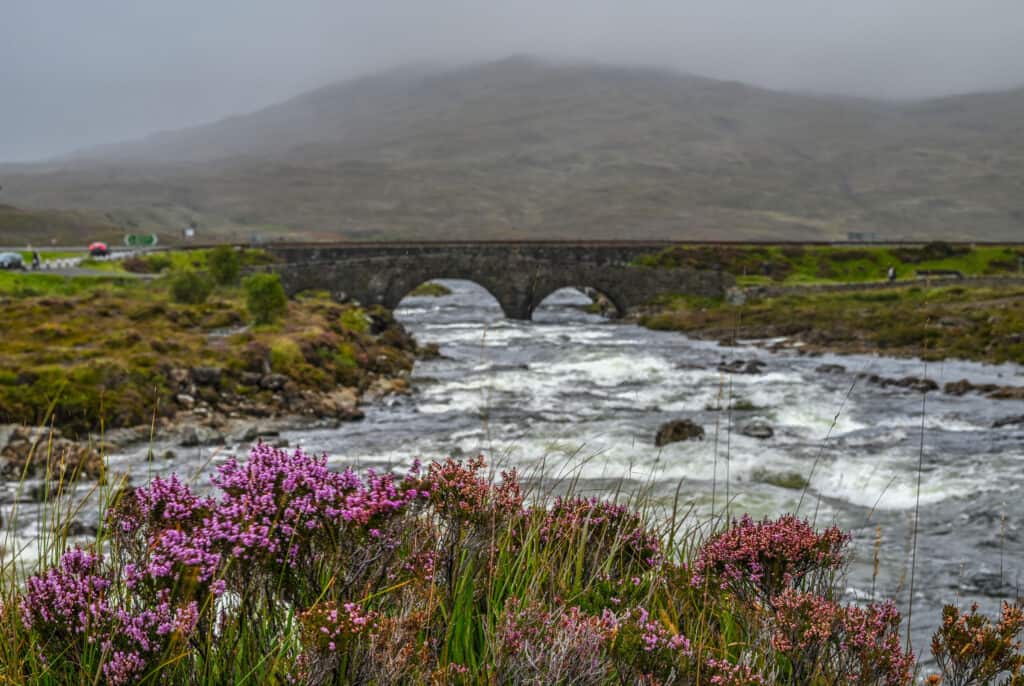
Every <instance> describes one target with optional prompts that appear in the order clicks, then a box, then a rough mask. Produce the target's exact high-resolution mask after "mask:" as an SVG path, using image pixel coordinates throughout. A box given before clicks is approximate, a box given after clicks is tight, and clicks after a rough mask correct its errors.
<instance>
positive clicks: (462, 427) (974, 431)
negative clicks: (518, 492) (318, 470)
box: [19, 281, 1024, 658]
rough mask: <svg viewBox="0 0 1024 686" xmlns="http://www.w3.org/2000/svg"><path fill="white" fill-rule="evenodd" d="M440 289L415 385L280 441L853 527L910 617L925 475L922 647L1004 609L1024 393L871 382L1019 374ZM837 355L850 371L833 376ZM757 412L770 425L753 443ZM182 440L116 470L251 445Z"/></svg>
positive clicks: (696, 510)
mask: <svg viewBox="0 0 1024 686" xmlns="http://www.w3.org/2000/svg"><path fill="white" fill-rule="evenodd" d="M443 283H445V284H446V285H447V286H448V287H449V288H451V289H452V290H453V293H452V295H450V296H445V297H440V298H433V297H423V298H417V297H409V298H407V299H406V300H405V301H403V305H402V307H401V308H400V309H399V310H398V311H397V312H396V314H397V316H398V318H399V319H400V320H401V321H402V322H403V323H404V324H405V326H406V327H408V328H409V329H410V330H411V332H412V333H413V334H414V335H415V336H416V338H417V340H418V341H420V343H428V342H436V343H438V344H439V345H440V351H441V354H442V357H441V358H440V359H436V360H428V361H422V362H417V364H416V367H415V369H414V371H413V378H412V382H413V383H412V385H413V389H414V392H413V393H412V394H411V395H410V396H403V397H392V398H388V399H386V401H385V402H382V403H380V404H377V405H373V406H368V407H365V408H364V409H365V411H366V418H365V419H364V420H363V421H361V422H354V423H345V424H342V425H340V426H339V427H332V428H322V429H305V430H302V431H295V432H286V433H282V435H281V438H282V439H284V440H287V441H288V442H289V444H290V445H292V446H302V447H304V448H306V449H308V450H310V451H316V452H326V453H327V454H328V455H329V456H330V459H331V462H332V464H333V465H334V466H336V467H337V468H343V467H345V466H355V467H357V468H365V467H371V466H374V467H390V468H394V469H397V470H404V468H405V466H406V465H408V464H409V463H410V462H411V460H412V459H413V458H414V457H421V458H422V459H424V460H429V459H435V458H441V457H444V456H446V455H455V456H471V455H476V454H483V455H485V456H487V457H488V459H489V461H490V462H491V463H492V464H496V465H500V466H503V467H506V466H515V467H518V468H519V469H520V471H521V472H525V473H526V475H527V476H530V475H536V474H538V473H541V472H542V473H544V474H545V475H547V476H548V477H557V476H564V475H573V476H576V477H578V481H577V482H576V485H575V490H576V491H577V492H583V493H585V494H587V495H591V494H594V495H608V494H611V493H614V492H616V491H620V490H621V491H623V492H629V491H636V490H637V489H647V496H648V497H649V498H651V499H653V500H654V501H655V502H657V503H659V504H660V505H663V506H665V507H666V508H671V506H672V503H673V501H674V499H675V498H676V494H677V493H678V502H679V509H680V511H687V510H689V511H690V514H689V517H690V518H691V521H692V522H693V523H694V524H696V523H698V522H707V521H709V520H710V518H711V516H712V514H716V515H719V516H720V515H721V514H722V513H723V512H724V511H725V510H726V508H728V512H730V513H731V514H733V515H737V516H738V515H739V514H742V513H744V512H749V513H750V514H751V515H752V516H754V517H762V516H765V515H778V514H782V513H787V512H795V511H799V514H800V515H802V516H806V517H807V518H809V519H813V520H814V521H815V522H816V524H817V525H818V526H826V525H829V524H832V523H835V524H837V525H838V526H840V527H842V528H843V529H844V530H847V531H849V532H851V533H852V534H853V537H854V542H853V548H854V552H855V559H854V561H853V563H852V564H851V566H850V568H849V574H848V583H847V586H848V595H849V596H850V598H851V599H856V600H869V599H871V598H872V597H874V598H879V599H881V598H892V599H895V600H896V602H897V604H898V606H899V608H900V610H901V611H902V612H903V613H904V616H905V617H906V614H907V608H908V602H909V588H910V584H911V561H912V559H913V557H914V540H913V531H914V512H915V505H916V503H917V500H918V498H917V495H918V479H920V489H919V493H920V510H919V526H918V536H917V544H916V547H917V551H916V572H915V573H914V581H913V589H914V598H913V621H912V637H913V643H914V647H915V649H916V651H917V653H918V655H919V656H921V657H922V658H926V657H927V653H928V643H929V637H930V635H931V632H932V631H933V630H934V629H935V627H936V625H937V623H938V620H939V614H940V610H941V607H942V605H943V604H944V603H949V602H956V603H960V604H967V603H969V602H971V601H974V600H976V601H978V602H979V603H980V604H981V606H982V608H983V609H985V610H987V611H995V610H997V609H998V604H999V601H1000V600H1001V599H1006V598H1011V597H1014V596H1015V595H1016V594H1017V593H1018V589H1019V588H1020V586H1021V584H1022V583H1024V503H1022V499H1024V425H1020V424H1018V425H1015V426H1009V427H1005V428H1000V429H993V428H991V426H992V424H993V422H994V421H995V420H998V419H1000V418H1002V417H1006V416H1011V415H1021V414H1024V402H1021V401H1008V400H992V399H988V398H984V397H982V396H980V395H973V394H968V395H965V396H962V397H954V396H951V395H946V394H943V393H941V392H934V393H929V394H928V395H927V397H926V399H925V403H924V406H923V407H922V395H921V393H919V392H914V391H912V390H908V389H904V388H898V387H893V386H889V387H882V386H880V385H878V384H873V383H869V382H868V381H866V380H865V379H864V378H862V377H858V375H859V374H877V375H878V376H881V377H904V376H910V375H912V376H927V377H929V378H931V379H934V380H935V381H937V382H938V383H939V384H940V385H941V384H943V383H945V382H947V381H953V380H957V379H961V378H967V379H970V380H971V381H972V382H975V383H985V382H992V383H998V384H1002V385H1024V367H1021V366H1015V365H1001V366H991V365H981V364H976V363H966V362H959V361H947V362H944V363H930V364H928V365H925V364H924V363H923V362H921V361H919V360H896V359H889V358H884V357H873V356H837V355H823V356H802V355H799V354H797V353H796V352H795V351H789V352H779V353H770V352H767V351H765V350H764V349H762V348H758V347H755V346H753V345H741V346H737V347H722V346H719V345H717V344H714V343H709V342H702V341H695V340H691V339H689V338H687V337H685V336H682V335H680V334H677V333H669V332H657V331H649V330H646V329H643V328H641V327H639V326H635V325H631V324H624V323H616V322H612V321H608V320H605V319H603V318H602V317H599V316H596V315H591V314H587V313H585V312H583V311H582V309H581V307H580V306H581V305H585V304H587V303H589V299H587V298H586V297H585V296H583V295H582V294H581V293H579V292H577V291H572V290H564V291H559V292H558V293H556V294H555V295H553V296H552V297H550V298H549V299H548V300H547V301H546V302H545V303H544V305H542V306H541V308H539V309H538V311H537V312H536V314H535V317H534V321H532V322H520V321H512V320H507V319H505V318H504V317H503V316H502V313H501V311H500V309H499V308H498V305H497V302H496V301H495V300H494V299H493V298H492V297H491V296H490V295H489V294H487V293H486V292H485V291H483V290H482V289H480V288H479V287H477V286H475V285H473V284H468V283H465V282H457V281H452V282H448V281H445V282H443ZM738 359H742V360H751V359H755V360H759V361H760V362H762V363H763V366H762V367H761V372H760V373H757V374H733V373H726V372H723V371H720V370H719V369H718V366H719V364H720V363H721V362H722V361H723V360H726V361H732V360H738ZM826 364H830V365H842V367H843V369H844V370H843V371H839V370H835V369H834V370H833V371H831V372H824V371H819V368H820V367H821V366H822V365H826ZM730 405H731V406H734V407H739V408H749V407H753V408H754V409H735V410H731V411H730V410H729V409H728V408H729V406H730ZM922 409H923V414H922ZM679 418H689V419H692V420H693V421H695V422H697V423H698V424H700V425H701V426H702V427H703V428H704V430H705V432H706V435H705V438H704V440H703V441H687V442H680V443H673V444H670V445H667V446H664V447H662V448H656V447H655V446H654V436H655V433H656V432H657V430H658V427H659V426H660V425H661V424H662V423H664V422H666V421H669V420H671V419H679ZM753 418H762V419H764V420H766V421H767V422H768V423H769V424H770V425H771V426H772V427H773V428H774V435H773V436H772V437H770V438H768V439H756V438H751V437H748V436H745V435H742V434H741V433H740V432H739V429H740V428H741V427H742V426H744V425H745V424H746V423H747V422H748V421H749V420H751V419H753ZM922 427H923V452H922ZM154 447H155V448H156V450H157V451H159V450H161V449H162V446H154ZM174 449H175V451H176V452H177V453H178V457H177V459H175V460H173V461H163V460H158V461H156V462H148V463H147V462H145V461H144V458H143V455H144V451H142V450H140V451H133V452H129V453H126V454H123V455H118V456H113V457H112V458H111V466H112V468H113V469H115V470H131V471H132V472H133V477H134V478H133V480H135V481H138V482H142V481H144V480H145V478H146V476H147V475H149V474H153V473H157V472H171V471H177V472H179V473H191V472H202V471H207V470H208V469H209V468H210V466H213V465H215V464H216V463H218V462H219V461H221V460H222V459H224V457H225V456H226V455H228V454H231V453H232V452H234V453H236V454H237V453H242V452H244V450H245V446H236V447H234V449H233V450H232V449H228V450H225V449H224V448H209V447H199V448H189V449H183V448H177V447H175V448H174ZM919 459H920V462H921V465H922V468H921V470H920V473H919V471H918V463H919ZM791 473H795V474H799V475H802V476H803V477H805V478H808V479H809V482H810V484H809V488H808V490H807V493H806V494H804V493H803V491H802V490H799V489H791V488H784V487H780V486H775V485H771V484H770V483H766V482H765V480H766V479H769V480H771V477H773V476H778V475H785V474H791ZM31 530H32V527H28V528H26V529H22V530H21V531H20V532H19V533H20V534H22V535H28V534H30V533H31ZM876 547H877V550H878V564H877V574H876V572H875V567H876V565H875V561H874V557H875V550H876Z"/></svg>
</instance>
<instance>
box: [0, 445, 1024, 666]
mask: <svg viewBox="0 0 1024 686" xmlns="http://www.w3.org/2000/svg"><path fill="white" fill-rule="evenodd" d="M325 460H326V458H317V457H313V456H308V455H305V454H303V453H301V452H299V451H296V452H294V453H288V452H285V451H282V450H278V449H274V448H271V447H269V446H266V445H257V446H256V447H254V448H253V449H252V452H251V453H250V455H249V457H248V459H247V460H245V461H241V462H239V461H235V460H229V461H228V462H226V463H225V464H223V465H222V466H220V467H219V468H218V470H217V474H216V476H214V477H213V480H212V481H213V487H214V490H213V492H212V493H204V492H193V490H192V489H191V488H190V487H189V486H188V485H186V484H185V483H183V482H181V481H180V480H179V479H177V478H176V477H173V476H172V477H170V478H159V477H158V478H155V479H153V481H152V482H151V483H149V484H148V485H146V486H145V487H142V488H137V489H134V490H133V489H123V488H116V487H112V488H110V489H104V490H103V492H102V494H101V495H102V498H103V501H104V503H103V507H102V515H101V516H102V521H103V527H102V529H101V531H100V532H99V533H98V534H97V536H96V539H95V541H94V542H93V543H91V544H90V545H88V546H84V547H78V546H76V547H74V548H71V549H67V548H66V543H65V541H66V534H67V525H68V522H67V520H66V519H64V518H62V517H61V516H60V512H61V510H60V509H59V508H55V509H54V511H55V514H56V516H55V517H54V518H53V519H52V520H51V521H49V526H50V528H49V529H48V530H47V533H46V534H45V535H43V536H42V537H41V538H40V546H41V549H40V552H41V558H40V563H39V566H38V567H37V568H33V569H29V570H27V573H28V578H27V580H24V581H22V580H21V579H20V578H19V570H18V569H17V566H16V564H15V563H14V562H13V561H11V560H7V561H6V562H5V565H4V567H3V574H2V575H0V679H3V682H4V683H10V684H22V683H23V684H53V685H57V684H82V683H89V684H110V685H112V686H122V685H127V684H157V683H160V684H214V683H217V684H223V683H233V684H283V683H301V684H318V685H319V684H380V685H384V684H426V683H435V684H562V685H569V684H573V685H588V684H592V685H594V686H600V685H603V684H607V685H608V686H611V685H612V684H643V685H651V684H664V685H669V684H681V685H682V684H685V685H693V686H697V685H701V684H709V685H710V684H715V685H718V686H757V685H767V684H788V685H792V686H826V685H827V686H833V685H838V684H843V685H849V686H909V684H911V683H912V682H913V679H914V678H915V675H916V672H917V668H916V656H915V655H914V654H913V653H912V652H909V650H908V649H906V648H905V647H904V645H903V641H902V638H901V633H900V622H901V617H900V613H899V612H898V610H897V608H896V607H895V606H894V605H893V604H892V603H891V602H888V601H878V600H876V599H870V601H868V602H864V603H859V604H847V603H845V602H843V600H842V595H843V588H844V576H843V570H844V567H845V564H846V562H847V557H848V551H847V543H848V541H849V537H848V536H847V535H846V534H844V533H842V532H841V531H839V530H838V529H836V528H834V527H833V528H826V529H823V530H815V529H814V528H812V527H811V526H810V525H809V524H808V523H807V522H805V521H802V520H800V519H798V518H796V517H792V516H784V517H781V518H779V519H775V520H765V521H752V520H751V519H749V518H747V517H742V518H740V519H735V520H731V521H722V522H721V523H720V525H719V526H713V527H712V529H711V530H708V529H707V528H706V527H699V526H696V525H695V523H694V522H691V521H688V520H687V519H686V518H685V517H683V516H682V515H680V514H679V513H678V512H676V511H675V510H674V509H673V512H671V513H661V514H660V515H659V514H658V513H656V512H654V511H652V510H649V509H646V508H645V506H644V502H643V501H642V499H637V498H634V499H630V500H629V501H628V502H623V503H616V502H612V501H602V500H597V499H585V498H581V497H578V496H576V495H575V494H573V493H572V488H571V484H562V487H561V490H562V492H563V495H562V496H561V497H557V498H556V497H553V496H551V495H549V494H545V493H542V492H524V489H523V488H522V487H521V484H520V478H519V475H517V473H516V472H515V471H514V470H513V471H506V472H502V473H501V475H500V479H499V478H497V477H496V475H494V474H488V473H487V471H486V469H485V466H484V463H483V460H482V458H479V459H473V460H470V461H468V462H456V461H452V460H447V461H444V462H433V463H431V464H429V465H427V466H426V467H425V468H421V466H420V465H419V464H418V463H416V464H414V465H413V466H412V468H411V469H410V470H409V472H408V473H407V474H406V475H405V476H404V477H403V478H397V477H396V476H394V475H392V474H378V473H374V472H372V471H370V472H367V474H366V475H365V476H363V477H361V476H359V475H358V474H356V473H354V472H353V471H351V470H346V471H344V472H333V471H330V470H329V469H328V468H327V465H326V461H325ZM566 490H568V492H566ZM1022 628H1024V608H1022V607H1021V606H1020V605H1015V604H1009V603H1007V604H1004V606H1003V608H1002V613H1001V616H999V617H998V618H995V619H991V618H989V617H986V616H984V615H980V614H978V613H977V612H976V611H975V610H974V609H971V610H968V611H961V610H959V609H957V608H956V607H952V606H950V607H947V608H946V610H945V614H944V617H943V622H942V624H941V626H940V627H939V629H938V630H937V631H936V633H935V636H934V639H933V641H932V645H931V652H932V654H933V656H934V659H935V664H936V669H937V670H939V671H940V672H941V674H935V675H929V676H928V679H929V683H936V684H937V683H940V679H941V680H942V681H941V683H946V684H955V685H958V686H981V685H983V684H1002V685H1003V686H1016V685H1017V684H1020V683H1021V682H1022V679H1024V654H1022V653H1021V652H1020V644H1019V642H1017V636H1018V635H1019V633H1020V632H1021V630H1022ZM921 676H923V675H921Z"/></svg>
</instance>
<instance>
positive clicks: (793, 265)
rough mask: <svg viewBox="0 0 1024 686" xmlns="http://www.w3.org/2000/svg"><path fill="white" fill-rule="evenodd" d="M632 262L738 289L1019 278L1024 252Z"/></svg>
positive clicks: (702, 256) (792, 251)
mask: <svg viewBox="0 0 1024 686" xmlns="http://www.w3.org/2000/svg"><path fill="white" fill-rule="evenodd" d="M636 263H637V264H639V265H643V266H648V267H690V268H695V269H722V270H724V271H726V272H728V273H730V274H732V275H733V276H735V277H736V278H737V282H738V283H739V284H740V285H760V284H768V283H784V284H802V283H830V282H843V283H858V282H870V281H883V280H885V278H886V275H887V272H888V269H889V267H893V268H894V269H895V272H896V278H898V279H911V278H914V277H915V275H916V273H917V271H918V270H935V269H946V270H955V271H958V272H960V273H961V274H963V275H964V276H1000V275H1011V274H1016V275H1022V274H1024V248H1022V247H1011V246H984V247H973V248H972V247H969V246H960V245H955V246H954V245H950V244H947V243H929V244H926V245H921V246H904V247H896V246H886V247H881V246H878V247H876V246H865V247H847V246H844V247H804V246H799V245H793V246H750V247H743V246H694V247H673V248H667V249H665V250H663V251H661V252H659V253H657V254H654V255H645V256H643V257H640V258H638V259H637V260H636Z"/></svg>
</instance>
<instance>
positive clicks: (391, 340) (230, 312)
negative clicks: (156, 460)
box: [0, 248, 418, 470]
mask: <svg viewBox="0 0 1024 686" xmlns="http://www.w3.org/2000/svg"><path fill="white" fill-rule="evenodd" d="M266 259H267V257H266V255H265V254H264V253H262V252H260V251H235V250H233V249H230V248H219V249H216V250H212V251H191V252H188V253H158V254H152V255H149V256H147V257H143V258H136V259H131V260H128V261H126V264H124V265H123V266H122V267H121V269H128V270H131V271H135V272H148V273H150V274H153V273H162V274H163V276H161V277H160V278H140V277H138V276H133V275H132V274H130V273H123V274H121V275H118V274H117V273H116V272H99V273H100V274H101V276H96V277H79V278H69V277H64V276H59V275H52V274H33V273H27V274H26V273H0V303H2V309H3V312H4V331H3V346H2V348H0V425H3V424H21V425H28V426H39V425H40V424H43V423H46V424H50V425H52V426H53V427H55V428H56V429H58V430H60V431H61V432H63V434H64V436H65V437H67V438H86V437H89V436H91V437H92V438H93V439H94V440H99V439H100V438H101V437H102V436H103V435H104V433H105V432H106V433H109V432H110V431H111V430H112V429H119V428H125V427H154V428H156V429H164V428H171V427H173V426H174V425H175V423H176V422H195V423H200V424H204V425H211V426H212V427H213V428H218V426H219V425H221V424H224V423H225V422H228V420H229V419H230V418H245V417H248V418H257V417H268V416H271V417H273V416H288V415H295V416H304V417H312V418H318V417H319V418H331V419H350V418H357V417H359V416H360V412H359V410H358V409H357V405H358V402H359V397H360V396H361V395H362V394H364V393H367V392H370V393H377V394H386V393H390V392H405V391H406V390H407V386H406V382H405V379H404V378H403V377H404V376H405V375H406V374H407V372H408V371H409V370H410V369H411V368H412V364H413V359H414V356H415V355H416V354H417V352H418V350H417V347H416V343H415V342H414V341H413V339H412V337H411V336H409V335H408V333H406V331H405V330H404V329H403V328H402V326H401V325H400V324H398V323H397V322H396V321H395V320H394V318H393V317H392V315H391V313H390V312H389V311H387V310H384V309H382V308H368V309H366V308H361V307H358V306H356V305H343V304H338V303H336V302H334V301H332V300H331V299H330V298H329V297H327V296H326V295H325V294H317V293H309V294H304V295H303V297H300V298H297V299H295V300H292V301H290V302H289V301H287V300H286V299H285V298H284V292H283V291H282V290H281V285H280V283H279V282H278V280H277V277H276V276H274V275H271V274H260V273H258V274H255V275H252V276H250V277H248V278H246V279H244V280H242V279H241V278H240V267H243V266H248V267H251V266H254V265H259V264H261V263H264V262H265V261H266ZM147 435H148V434H147ZM30 447H31V446H30V444H29V442H25V445H22V446H21V448H23V449H21V450H19V451H15V453H17V454H16V455H15V454H14V453H12V454H7V453H6V452H5V454H4V456H5V457H17V458H18V459H17V460H16V462H17V463H18V469H19V470H20V469H21V467H20V465H21V464H23V461H24V460H26V459H27V451H28V450H29V449H30ZM0 450H5V448H4V446H2V445H0ZM12 450H13V448H12Z"/></svg>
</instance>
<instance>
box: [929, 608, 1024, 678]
mask: <svg viewBox="0 0 1024 686" xmlns="http://www.w3.org/2000/svg"><path fill="white" fill-rule="evenodd" d="M1022 630H1024V607H1022V606H1021V605H1020V604H1019V602H1018V603H1017V604H1013V605H1011V604H1010V603H1003V607H1002V612H1001V615H1000V617H999V621H997V622H994V623H993V622H992V620H991V619H989V618H988V617H986V616H985V615H983V614H979V613H978V606H977V604H973V605H971V609H970V610H969V611H968V612H963V613H961V612H960V611H959V610H958V609H957V608H956V607H955V606H953V605H947V606H945V607H944V608H943V609H942V625H941V626H939V628H938V630H937V631H936V632H935V635H934V636H932V655H933V656H934V657H935V661H936V662H937V663H938V665H939V668H940V669H941V670H942V677H943V678H942V680H941V683H943V684H945V685H946V686H980V685H981V684H991V683H997V682H996V681H995V680H996V679H997V678H999V677H1002V678H1003V681H1002V682H999V683H1001V684H1004V685H1005V686H1018V685H1019V684H1024V653H1022V652H1021V642H1020V640H1019V639H1018V638H1017V636H1019V635H1020V633H1021V631H1022ZM933 678H935V677H933ZM936 679H937V678H936ZM934 683H939V681H938V680H936V681H934Z"/></svg>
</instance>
